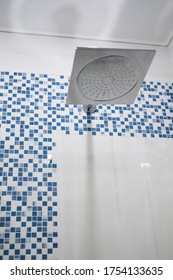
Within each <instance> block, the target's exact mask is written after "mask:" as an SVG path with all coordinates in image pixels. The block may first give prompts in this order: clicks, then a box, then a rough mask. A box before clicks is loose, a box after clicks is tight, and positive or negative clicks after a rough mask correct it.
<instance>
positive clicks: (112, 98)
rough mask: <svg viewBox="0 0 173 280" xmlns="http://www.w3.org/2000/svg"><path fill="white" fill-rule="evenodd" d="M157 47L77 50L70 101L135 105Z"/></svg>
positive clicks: (69, 92)
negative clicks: (151, 48) (145, 48)
mask: <svg viewBox="0 0 173 280" xmlns="http://www.w3.org/2000/svg"><path fill="white" fill-rule="evenodd" d="M154 55H155V50H134V49H107V48H104V49H103V48H82V47H79V48H77V50H76V53H75V58H74V64H73V69H72V75H71V81H70V85H69V89H68V97H67V104H132V103H134V100H135V98H136V95H137V93H138V91H139V89H140V87H141V84H142V82H143V80H144V78H145V75H146V73H147V71H148V68H149V66H150V64H151V62H152V59H153V57H154Z"/></svg>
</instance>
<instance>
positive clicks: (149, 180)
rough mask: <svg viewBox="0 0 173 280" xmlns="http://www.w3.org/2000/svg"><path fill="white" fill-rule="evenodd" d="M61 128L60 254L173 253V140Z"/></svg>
mask: <svg viewBox="0 0 173 280" xmlns="http://www.w3.org/2000/svg"><path fill="white" fill-rule="evenodd" d="M56 136H57V137H56V138H57V141H56V142H57V151H56V153H55V154H54V155H53V157H54V158H57V163H58V175H57V176H58V181H59V258H60V259H172V258H173V249H172V248H173V222H172V221H173V204H172V201H173V184H172V181H173V174H172V168H173V163H172V160H171V157H172V156H173V149H172V148H173V144H172V141H170V140H168V139H167V140H161V139H157V140H156V139H154V140H153V139H144V138H140V139H138V138H129V137H116V136H115V137H106V136H97V137H93V136H91V135H85V136H82V137H81V136H76V135H71V136H69V137H66V136H65V135H63V134H59V133H58V134H57V135H56Z"/></svg>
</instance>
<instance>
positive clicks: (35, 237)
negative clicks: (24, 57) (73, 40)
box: [0, 71, 173, 260]
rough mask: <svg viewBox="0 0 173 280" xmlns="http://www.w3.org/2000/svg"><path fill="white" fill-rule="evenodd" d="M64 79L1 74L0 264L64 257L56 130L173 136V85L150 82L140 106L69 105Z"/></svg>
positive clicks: (144, 87)
mask: <svg viewBox="0 0 173 280" xmlns="http://www.w3.org/2000/svg"><path fill="white" fill-rule="evenodd" d="M68 84H69V79H68V78H67V77H65V76H63V75H61V76H52V77H50V76H48V75H47V74H41V75H38V74H35V73H31V74H27V73H21V72H14V73H9V72H7V71H6V72H0V259H9V260H14V259H16V260H18V259H21V260H24V259H32V260H35V259H53V258H55V259H57V256H58V210H57V201H58V192H57V188H58V183H57V179H56V176H54V175H55V174H56V172H57V164H56V163H55V162H54V161H53V159H52V157H51V156H50V155H51V154H53V149H54V147H55V146H56V143H54V142H53V137H52V136H53V132H54V131H63V133H65V134H66V135H67V136H68V135H70V134H71V133H72V132H73V133H76V134H77V135H80V136H83V135H85V134H86V133H90V134H91V135H93V136H94V137H95V136H97V135H104V136H110V137H112V136H115V135H117V136H119V137H124V136H129V137H152V138H153V137H159V138H173V84H168V83H160V82H157V83H154V82H146V81H144V82H143V84H142V86H141V89H140V92H139V93H138V96H137V99H136V102H135V104H133V105H123V106H117V105H98V106H97V111H96V113H95V114H93V115H90V114H86V113H85V112H84V111H83V109H82V106H81V105H67V104H65V101H66V95H67V88H68Z"/></svg>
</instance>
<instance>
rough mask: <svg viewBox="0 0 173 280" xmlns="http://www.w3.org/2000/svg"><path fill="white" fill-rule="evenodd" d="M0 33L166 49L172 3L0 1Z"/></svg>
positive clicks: (140, 0)
mask: <svg viewBox="0 0 173 280" xmlns="http://www.w3.org/2000/svg"><path fill="white" fill-rule="evenodd" d="M0 31H8V32H22V33H31V34H43V35H52V36H65V37H75V38H87V39H97V40H108V41H116V42H130V43H142V44H149V45H150V44H154V45H161V46H167V45H168V44H169V42H170V40H171V38H172V36H173V0H87V1H86V0H5V1H4V0H0Z"/></svg>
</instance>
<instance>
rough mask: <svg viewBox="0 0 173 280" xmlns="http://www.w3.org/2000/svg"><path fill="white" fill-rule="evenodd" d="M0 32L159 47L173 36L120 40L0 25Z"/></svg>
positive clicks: (166, 43)
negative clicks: (157, 40)
mask: <svg viewBox="0 0 173 280" xmlns="http://www.w3.org/2000/svg"><path fill="white" fill-rule="evenodd" d="M0 32H4V33H15V34H25V35H36V36H48V37H59V38H69V39H70V38H71V39H81V40H89V41H103V42H114V43H124V44H137V45H147V46H159V47H167V46H168V45H169V43H170V42H171V40H172V38H173V36H171V38H169V40H167V41H165V42H156V41H145V40H144V41H143V40H122V39H120V38H116V40H115V39H114V38H109V39H107V38H105V37H97V38H95V37H87V36H81V35H77V34H76V35H72V34H66V33H57V32H43V31H39V30H36V31H33V30H25V29H16V28H6V27H0Z"/></svg>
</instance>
